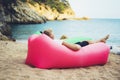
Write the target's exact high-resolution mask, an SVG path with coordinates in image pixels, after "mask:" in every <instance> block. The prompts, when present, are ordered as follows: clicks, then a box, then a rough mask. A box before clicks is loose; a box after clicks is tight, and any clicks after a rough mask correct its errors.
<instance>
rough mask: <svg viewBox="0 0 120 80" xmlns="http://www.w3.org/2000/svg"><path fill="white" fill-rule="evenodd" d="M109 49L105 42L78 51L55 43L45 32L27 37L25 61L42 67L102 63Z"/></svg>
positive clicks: (85, 65)
mask: <svg viewBox="0 0 120 80" xmlns="http://www.w3.org/2000/svg"><path fill="white" fill-rule="evenodd" d="M109 51H110V49H109V47H108V46H107V45H106V44H105V43H95V44H90V45H87V46H85V47H82V48H81V49H80V50H78V51H73V50H70V49H68V48H67V47H65V46H63V45H61V44H57V43H56V42H54V40H52V39H51V38H49V37H48V36H46V35H45V34H41V35H35V34H34V35H32V36H30V37H29V39H28V54H27V58H26V62H25V63H26V64H28V65H31V66H35V67H37V68H42V69H50V68H74V67H87V66H93V65H104V64H105V63H106V62H107V59H108V55H109Z"/></svg>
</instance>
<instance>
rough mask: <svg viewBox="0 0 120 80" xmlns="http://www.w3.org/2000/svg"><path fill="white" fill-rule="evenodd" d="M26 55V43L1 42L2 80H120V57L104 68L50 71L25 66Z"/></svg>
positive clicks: (0, 74) (111, 59)
mask: <svg viewBox="0 0 120 80" xmlns="http://www.w3.org/2000/svg"><path fill="white" fill-rule="evenodd" d="M26 55H27V44H26V43H18V42H12V41H0V80H120V55H115V54H112V53H110V55H109V59H108V62H107V64H105V65H104V66H99V65H98V66H90V67H86V68H71V69H50V70H49V69H38V68H33V67H30V66H28V65H26V64H24V63H25V59H26Z"/></svg>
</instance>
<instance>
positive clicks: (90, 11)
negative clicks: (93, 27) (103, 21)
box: [68, 0, 120, 18]
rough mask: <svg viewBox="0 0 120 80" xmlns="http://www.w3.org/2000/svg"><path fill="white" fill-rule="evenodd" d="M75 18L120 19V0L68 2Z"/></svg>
mask: <svg viewBox="0 0 120 80" xmlns="http://www.w3.org/2000/svg"><path fill="white" fill-rule="evenodd" d="M68 1H69V3H70V5H71V7H72V9H73V10H74V12H75V14H76V16H77V17H83V16H86V17H89V18H120V0H68Z"/></svg>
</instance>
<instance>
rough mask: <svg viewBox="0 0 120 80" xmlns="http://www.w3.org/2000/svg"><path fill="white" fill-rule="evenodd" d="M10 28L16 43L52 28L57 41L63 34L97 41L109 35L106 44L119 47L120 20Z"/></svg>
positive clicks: (81, 21)
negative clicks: (37, 32)
mask: <svg viewBox="0 0 120 80" xmlns="http://www.w3.org/2000/svg"><path fill="white" fill-rule="evenodd" d="M11 26H12V36H13V38H15V39H17V40H18V41H26V42H27V39H28V37H29V36H30V35H32V34H34V33H35V32H36V31H42V30H45V29H48V28H52V29H53V31H54V34H55V37H56V38H57V39H59V38H60V37H61V35H63V34H64V35H66V36H68V37H69V38H71V37H79V36H86V37H90V38H92V39H93V40H98V39H100V38H102V37H104V36H106V35H107V34H110V38H109V39H108V41H107V44H109V45H117V46H120V19H91V20H86V21H84V20H62V21H47V22H46V23H43V24H19V25H18V24H17V25H16V24H14V25H11Z"/></svg>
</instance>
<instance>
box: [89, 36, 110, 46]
mask: <svg viewBox="0 0 120 80" xmlns="http://www.w3.org/2000/svg"><path fill="white" fill-rule="evenodd" d="M108 38H109V35H106V36H105V37H104V38H101V39H99V40H97V41H88V43H89V44H93V43H98V42H104V43H106V41H107V39H108Z"/></svg>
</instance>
